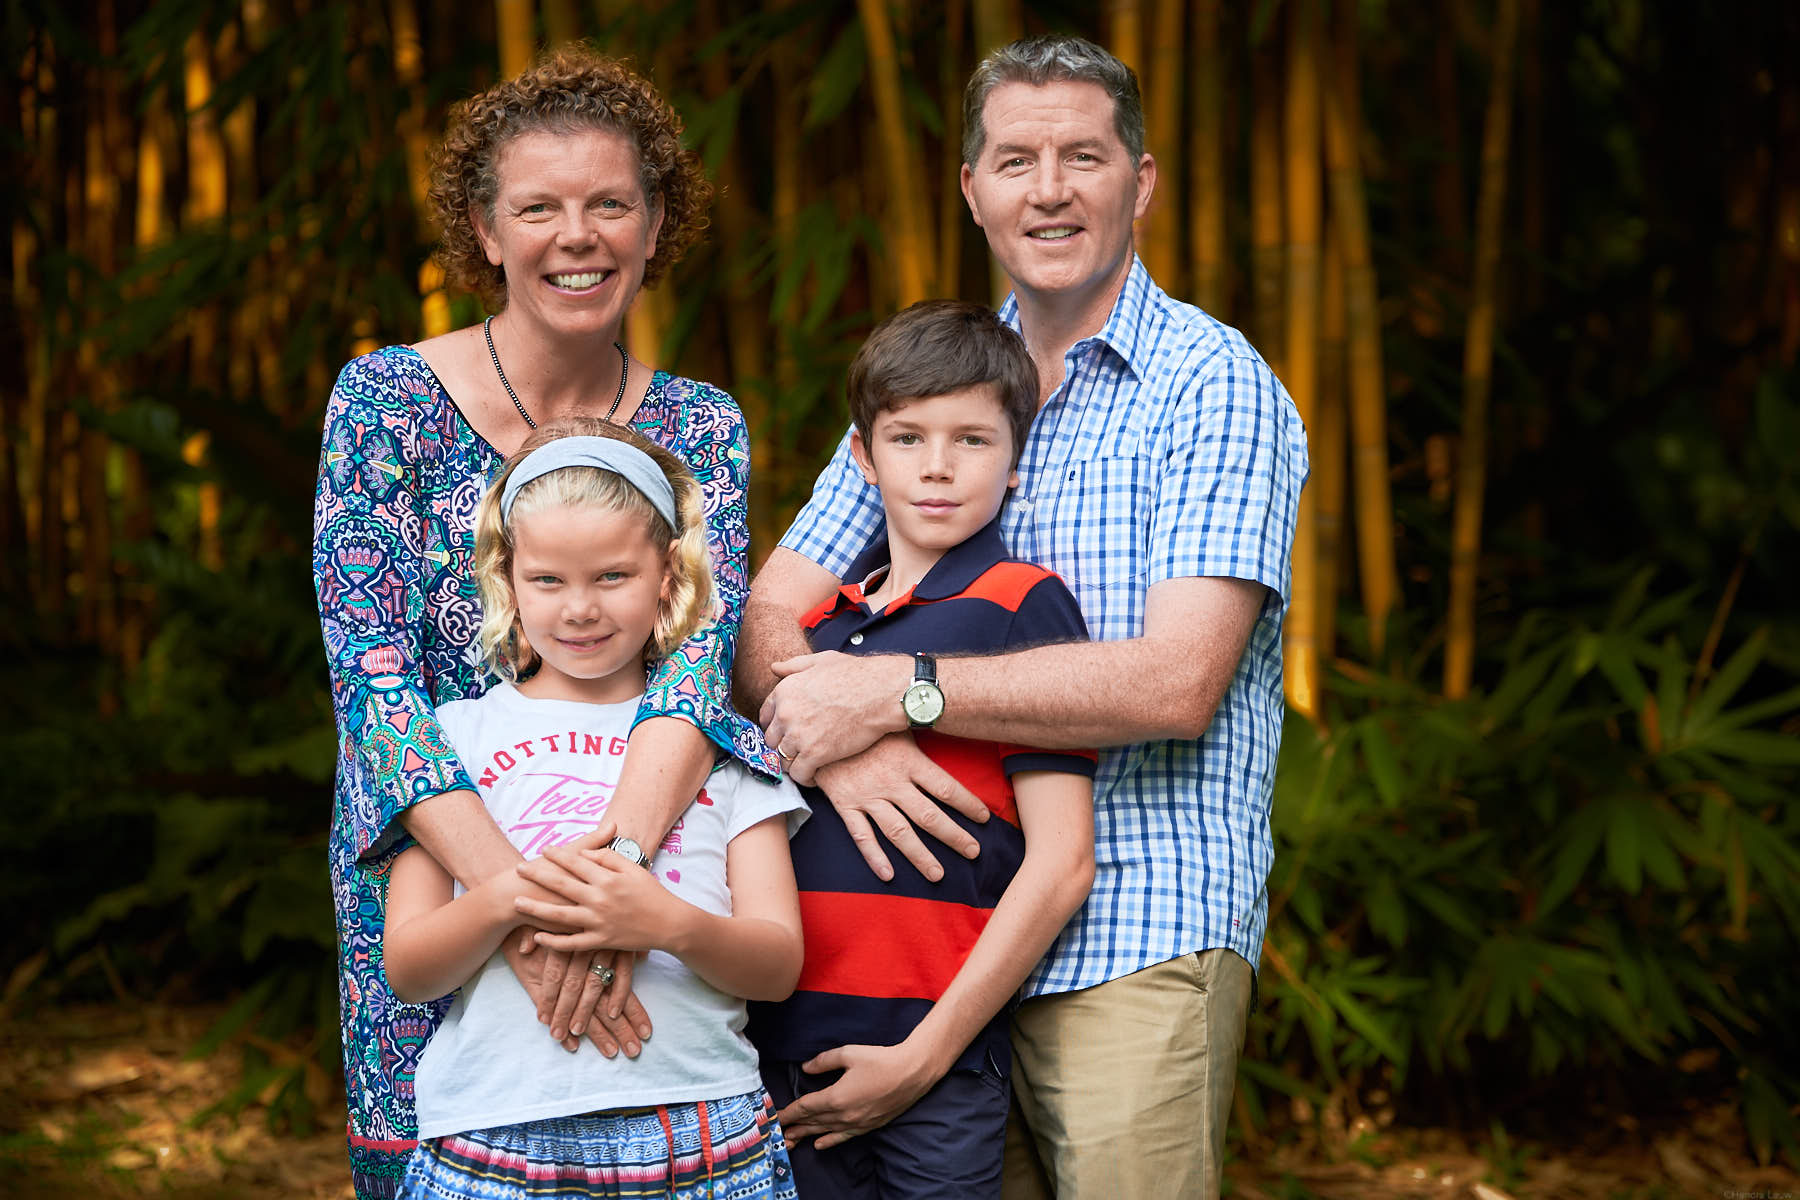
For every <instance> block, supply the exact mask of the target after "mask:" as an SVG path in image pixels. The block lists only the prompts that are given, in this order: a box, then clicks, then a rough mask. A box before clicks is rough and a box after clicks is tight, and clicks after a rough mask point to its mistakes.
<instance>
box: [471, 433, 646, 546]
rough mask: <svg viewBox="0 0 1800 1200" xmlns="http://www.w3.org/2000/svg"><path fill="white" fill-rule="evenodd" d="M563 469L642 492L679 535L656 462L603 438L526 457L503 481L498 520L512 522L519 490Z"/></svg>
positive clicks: (567, 441) (554, 445)
mask: <svg viewBox="0 0 1800 1200" xmlns="http://www.w3.org/2000/svg"><path fill="white" fill-rule="evenodd" d="M564 467H596V468H598V469H599V470H602V471H611V472H612V473H613V474H614V475H617V476H619V477H620V478H621V479H623V480H624V481H625V482H626V483H629V484H630V485H631V486H632V487H634V488H636V489H637V490H638V491H640V492H642V493H643V494H644V498H645V499H646V500H648V501H650V505H651V507H652V508H654V509H656V511H657V512H658V513H659V514H661V516H662V519H663V520H665V521H667V522H668V523H669V528H670V529H671V530H673V531H674V532H675V533H677V534H679V533H680V532H681V522H680V521H678V520H676V518H675V489H674V488H673V487H671V486H669V477H668V476H667V475H665V474H663V469H662V468H661V467H659V466H657V465H656V460H655V459H654V458H651V457H650V456H649V455H648V454H645V453H644V452H643V451H642V450H639V449H638V448H637V447H636V446H633V445H631V444H630V443H629V442H621V441H619V440H618V439H617V438H604V437H566V438H557V439H556V440H555V441H554V442H545V443H544V444H543V445H542V446H539V447H538V448H537V449H536V450H533V451H532V452H531V453H530V454H528V455H526V456H525V457H524V458H523V459H522V460H520V462H519V464H518V465H517V466H515V467H514V468H513V469H512V474H510V475H508V476H507V477H506V490H505V491H503V492H501V493H500V519H501V520H502V521H510V520H511V519H512V507H513V501H514V500H517V499H518V498H519V489H520V488H522V487H524V486H525V485H526V484H528V483H530V482H532V481H533V480H537V479H542V478H543V477H544V476H546V475H548V474H550V472H552V471H560V470H562V469H563V468H564Z"/></svg>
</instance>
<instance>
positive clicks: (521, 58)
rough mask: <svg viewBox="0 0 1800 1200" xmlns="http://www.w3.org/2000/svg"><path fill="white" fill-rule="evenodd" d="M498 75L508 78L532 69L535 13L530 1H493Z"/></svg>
mask: <svg viewBox="0 0 1800 1200" xmlns="http://www.w3.org/2000/svg"><path fill="white" fill-rule="evenodd" d="M494 21H495V25H496V27H497V30H498V33H499V42H500V74H501V75H503V76H506V77H507V78H511V77H512V76H514V75H517V74H518V73H519V72H520V71H523V70H524V69H525V68H526V67H529V66H530V65H531V56H532V48H533V45H534V31H535V26H536V24H537V13H536V11H535V9H534V6H533V5H532V2H531V0H494Z"/></svg>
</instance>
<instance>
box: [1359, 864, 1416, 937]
mask: <svg viewBox="0 0 1800 1200" xmlns="http://www.w3.org/2000/svg"><path fill="white" fill-rule="evenodd" d="M1366 903H1367V904H1368V906H1369V928H1370V929H1372V930H1374V931H1375V933H1377V934H1379V935H1380V936H1381V937H1383V938H1386V939H1387V942H1388V944H1389V945H1390V946H1393V947H1395V948H1398V947H1401V946H1404V945H1406V906H1405V905H1404V904H1402V903H1401V902H1400V892H1399V890H1398V889H1397V888H1396V887H1395V886H1394V880H1393V877H1392V876H1391V875H1385V874H1384V875H1382V876H1381V878H1379V879H1378V880H1376V881H1375V885H1374V886H1373V887H1371V888H1370V889H1369V893H1368V898H1367V901H1366Z"/></svg>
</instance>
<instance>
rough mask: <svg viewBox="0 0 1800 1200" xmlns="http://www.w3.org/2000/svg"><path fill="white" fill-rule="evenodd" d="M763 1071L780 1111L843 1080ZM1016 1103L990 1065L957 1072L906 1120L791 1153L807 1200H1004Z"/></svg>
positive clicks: (790, 1070)
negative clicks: (1009, 1127)
mask: <svg viewBox="0 0 1800 1200" xmlns="http://www.w3.org/2000/svg"><path fill="white" fill-rule="evenodd" d="M762 1073H763V1082H764V1083H765V1084H766V1085H767V1086H768V1089H769V1095H770V1096H771V1097H773V1098H774V1100H775V1107H776V1108H777V1109H782V1108H786V1107H787V1106H788V1105H789V1104H790V1103H792V1102H793V1101H794V1100H795V1099H796V1098H798V1097H800V1096H804V1095H806V1094H807V1093H809V1092H816V1091H819V1090H820V1089H822V1088H827V1087H830V1086H831V1085H832V1084H833V1083H835V1082H837V1079H838V1076H839V1075H840V1074H841V1072H838V1071H831V1072H827V1073H826V1074H823V1075H808V1074H807V1073H806V1072H804V1071H802V1070H801V1069H800V1064H799V1063H794V1062H769V1061H764V1063H763V1064H762ZM1011 1097H1012V1087H1011V1085H1010V1084H1009V1083H1008V1082H1007V1080H1006V1079H1005V1078H1004V1077H1003V1076H1001V1074H1000V1073H999V1072H998V1071H996V1070H994V1069H993V1064H991V1063H989V1064H987V1065H986V1066H985V1067H984V1069H982V1070H980V1071H968V1070H963V1071H951V1072H950V1073H949V1074H948V1075H946V1076H944V1077H943V1078H942V1079H940V1080H938V1083H937V1086H936V1087H934V1088H932V1089H931V1090H930V1091H929V1092H926V1093H925V1094H924V1095H923V1096H921V1097H919V1100H918V1102H917V1103H916V1104H914V1105H913V1106H912V1107H911V1108H909V1109H907V1110H906V1111H905V1112H903V1113H901V1114H900V1115H899V1116H898V1117H895V1118H894V1119H893V1120H892V1121H889V1122H888V1123H887V1124H886V1125H883V1126H882V1127H881V1128H880V1129H874V1130H871V1131H869V1132H868V1133H865V1134H861V1135H859V1136H857V1137H853V1138H851V1139H850V1140H849V1141H847V1142H845V1143H844V1144H843V1145H841V1146H833V1147H832V1148H831V1149H829V1150H816V1149H814V1148H813V1145H812V1139H810V1138H809V1139H807V1140H806V1141H805V1142H802V1143H800V1144H799V1145H797V1146H795V1147H794V1148H793V1149H792V1150H791V1151H789V1152H788V1153H789V1157H790V1158H791V1159H792V1160H793V1164H794V1184H795V1188H796V1190H797V1191H798V1192H799V1194H800V1200H983V1198H987V1200H998V1197H999V1195H1000V1171H1001V1165H1002V1163H1003V1161H1004V1159H1005V1157H1006V1113H1007V1108H1008V1107H1009V1104H1010V1101H1011Z"/></svg>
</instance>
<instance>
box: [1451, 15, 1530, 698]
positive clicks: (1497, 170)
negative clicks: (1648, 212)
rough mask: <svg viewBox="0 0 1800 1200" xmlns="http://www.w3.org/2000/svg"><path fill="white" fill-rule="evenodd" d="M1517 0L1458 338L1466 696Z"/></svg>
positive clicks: (1458, 579)
mask: <svg viewBox="0 0 1800 1200" xmlns="http://www.w3.org/2000/svg"><path fill="white" fill-rule="evenodd" d="M1518 25H1519V2H1518V0H1497V7H1496V9H1495V14H1494V60H1493V61H1494V66H1493V81H1492V83H1491V84H1490V86H1489V91H1488V103H1487V117H1486V120H1485V121H1484V123H1483V130H1482V138H1481V193H1480V199H1479V202H1478V207H1477V208H1476V210H1475V267H1474V280H1473V282H1472V285H1471V287H1470V295H1469V321H1468V332H1467V334H1466V335H1465V338H1464V342H1463V411H1462V450H1461V455H1460V461H1459V463H1458V468H1459V469H1458V472H1457V481H1456V502H1455V505H1454V507H1453V509H1452V512H1451V527H1450V614H1449V630H1448V632H1447V634H1446V636H1445V641H1444V695H1445V696H1446V697H1448V698H1450V699H1452V700H1455V699H1460V698H1461V697H1463V696H1466V695H1468V692H1469V684H1470V681H1471V678H1472V676H1473V675H1474V670H1475V592H1476V586H1477V584H1478V582H1479V567H1480V559H1481V510H1482V502H1483V500H1484V498H1485V495H1484V494H1485V492H1486V489H1487V435H1488V403H1489V399H1490V397H1491V395H1492V391H1493V369H1494V330H1495V327H1496V324H1497V314H1496V311H1495V309H1496V304H1495V292H1496V289H1497V288H1498V285H1499V275H1500V226H1501V220H1502V218H1503V217H1504V216H1505V202H1506V148H1507V139H1508V138H1509V136H1510V133H1511V124H1512V76H1513V50H1514V43H1515V41H1516V38H1517V32H1518Z"/></svg>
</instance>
